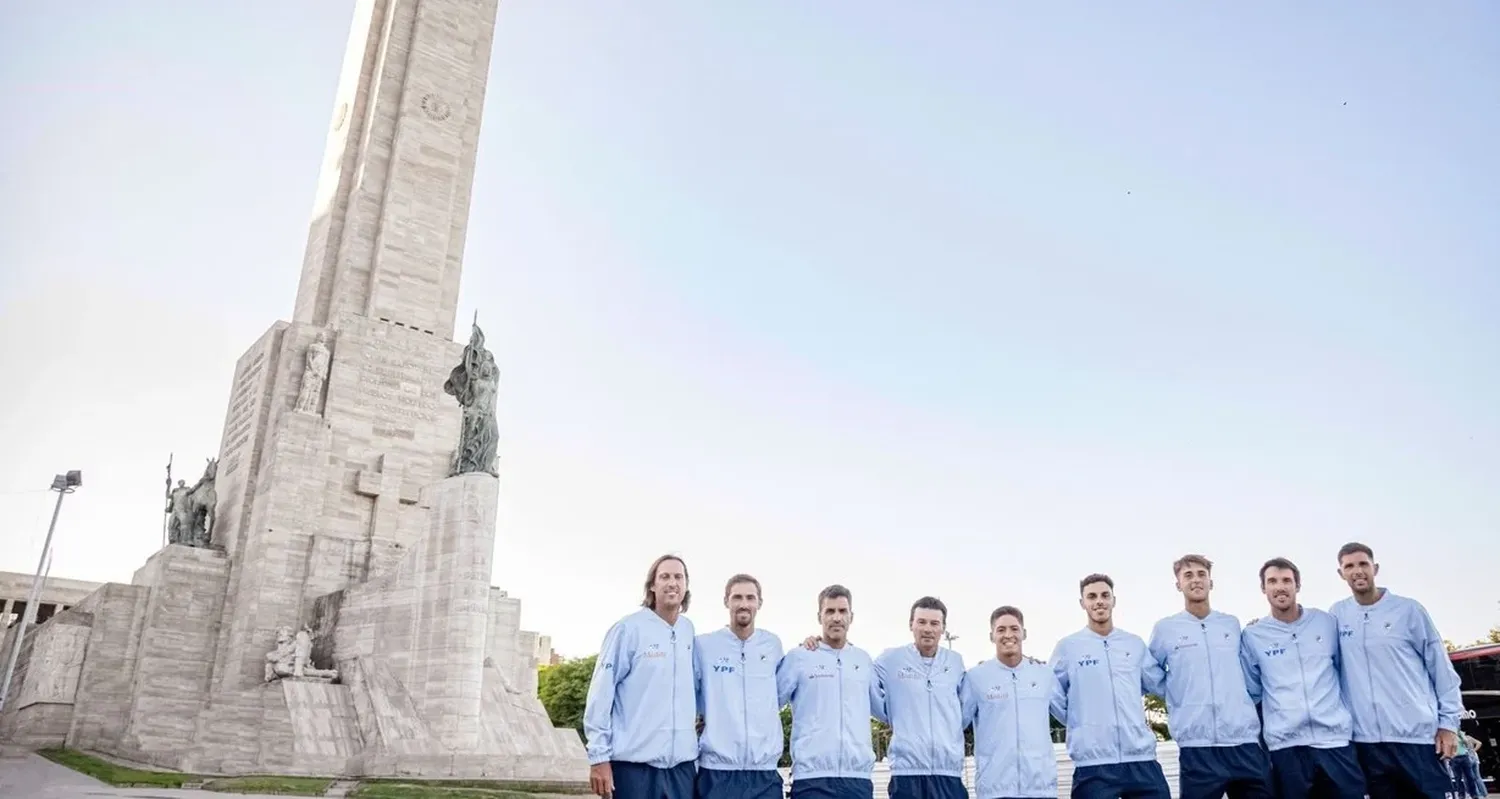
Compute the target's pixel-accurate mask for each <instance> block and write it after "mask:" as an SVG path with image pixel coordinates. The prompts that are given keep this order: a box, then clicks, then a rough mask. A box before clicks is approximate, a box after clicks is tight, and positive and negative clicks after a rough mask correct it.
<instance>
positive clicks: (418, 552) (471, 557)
mask: <svg viewBox="0 0 1500 799" xmlns="http://www.w3.org/2000/svg"><path fill="white" fill-rule="evenodd" d="M499 497H500V481H499V480H497V479H495V478H494V477H492V476H490V475H486V474H463V475H459V476H457V477H450V478H448V479H446V480H443V481H441V482H438V483H435V484H433V485H431V486H429V487H428V488H427V490H426V493H425V494H424V500H425V502H426V503H427V505H428V507H429V510H428V511H427V530H426V533H425V535H423V537H422V539H421V540H420V542H418V543H417V544H416V546H414V547H413V548H412V550H411V551H410V552H408V553H407V556H406V558H405V560H403V561H402V562H401V564H400V565H399V566H398V567H397V568H396V570H395V573H394V574H392V575H390V576H388V577H386V578H384V579H381V580H375V581H371V582H368V583H364V584H361V585H359V586H356V587H354V588H351V589H349V591H348V592H347V594H346V595H345V599H344V600H343V601H342V603H341V607H340V608H339V610H338V614H339V616H338V623H337V626H336V630H335V634H334V637H335V643H334V656H335V659H336V660H337V661H338V662H339V667H340V668H341V669H342V668H345V664H346V663H347V662H348V661H350V660H352V659H355V658H360V659H363V658H372V659H376V660H379V661H381V662H383V663H384V664H385V665H387V666H388V667H389V668H390V670H391V671H392V672H393V673H394V674H395V675H396V677H397V679H399V680H400V682H401V684H402V685H403V686H404V687H405V688H406V692H407V694H409V695H410V697H411V702H412V706H413V707H414V708H415V709H416V711H417V713H418V714H419V715H420V716H421V717H422V719H423V720H424V721H426V723H427V725H428V727H429V728H430V729H431V730H432V733H433V735H434V736H435V737H436V738H437V739H438V740H439V741H441V742H442V744H443V745H444V746H445V747H447V748H449V749H452V750H455V751H458V752H474V751H478V750H479V748H480V745H481V732H482V715H483V686H484V659H485V655H486V654H487V652H486V643H487V638H488V636H487V633H488V628H489V609H490V557H491V553H492V552H493V550H494V547H495V510H496V507H497V506H498V504H499Z"/></svg>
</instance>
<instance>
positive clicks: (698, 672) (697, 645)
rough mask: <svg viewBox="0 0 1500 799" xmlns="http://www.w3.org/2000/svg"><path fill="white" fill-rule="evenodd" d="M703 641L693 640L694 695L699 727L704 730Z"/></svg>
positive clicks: (700, 730)
mask: <svg viewBox="0 0 1500 799" xmlns="http://www.w3.org/2000/svg"><path fill="white" fill-rule="evenodd" d="M703 669H704V667H703V642H702V641H694V642H693V696H694V698H695V699H696V700H697V702H698V719H699V722H698V724H699V729H698V731H699V732H700V733H701V732H702V731H703V729H702V725H703V721H702V720H703V706H704V701H703Z"/></svg>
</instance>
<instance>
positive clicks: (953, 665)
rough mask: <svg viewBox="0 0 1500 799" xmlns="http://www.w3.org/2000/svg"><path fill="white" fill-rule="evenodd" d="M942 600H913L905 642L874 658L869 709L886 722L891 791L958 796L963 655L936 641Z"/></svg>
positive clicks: (902, 796) (927, 798) (905, 796)
mask: <svg viewBox="0 0 1500 799" xmlns="http://www.w3.org/2000/svg"><path fill="white" fill-rule="evenodd" d="M947 624H948V606H947V605H944V604H943V602H942V600H939V599H937V598H935V597H930V596H924V597H922V598H921V599H918V600H917V601H916V602H914V603H912V606H911V613H910V615H909V617H908V619H907V626H908V627H910V628H911V635H912V643H911V644H909V645H907V646H899V647H895V648H892V649H887V650H886V651H885V652H882V653H881V655H880V657H879V658H877V659H876V660H875V678H876V689H877V690H876V697H877V699H876V700H875V702H874V705H873V708H872V709H873V710H874V713H875V717H876V718H878V719H880V720H881V721H883V722H885V723H887V724H889V725H891V749H890V760H891V784H890V796H891V799H965V798H966V797H967V796H968V795H969V793H968V790H967V789H966V788H965V787H964V780H963V776H964V717H963V700H962V694H961V691H962V690H963V678H964V659H963V657H962V656H961V655H959V654H958V653H957V652H954V651H953V650H951V649H943V648H942V645H941V644H942V641H943V631H944V630H946V629H947Z"/></svg>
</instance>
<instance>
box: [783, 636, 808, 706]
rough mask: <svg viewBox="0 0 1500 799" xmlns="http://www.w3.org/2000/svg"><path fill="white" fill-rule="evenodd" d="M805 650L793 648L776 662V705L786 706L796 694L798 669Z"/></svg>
mask: <svg viewBox="0 0 1500 799" xmlns="http://www.w3.org/2000/svg"><path fill="white" fill-rule="evenodd" d="M805 651H806V650H797V649H793V650H792V651H790V652H788V653H786V657H783V658H782V659H781V662H780V663H777V664H776V705H777V706H778V707H786V706H787V705H788V704H790V703H791V701H792V700H793V699H794V698H796V696H797V679H798V677H799V674H798V671H799V669H800V668H801V663H802V658H803V657H804V655H803V654H802V653H803V652H805Z"/></svg>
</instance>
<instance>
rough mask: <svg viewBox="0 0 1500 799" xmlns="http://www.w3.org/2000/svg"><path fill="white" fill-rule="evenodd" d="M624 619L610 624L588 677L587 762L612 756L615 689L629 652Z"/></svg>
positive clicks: (605, 760)
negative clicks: (592, 674) (592, 673)
mask: <svg viewBox="0 0 1500 799" xmlns="http://www.w3.org/2000/svg"><path fill="white" fill-rule="evenodd" d="M629 637H630V635H629V633H627V632H626V629H625V623H624V622H619V623H616V624H615V626H613V627H611V628H609V632H608V633H607V634H606V635H605V636H604V645H603V646H601V647H600V648H599V658H598V660H596V661H594V676H593V677H592V678H591V679H590V680H589V694H588V698H587V699H586V700H584V705H583V735H584V737H585V738H587V739H588V747H587V748H588V756H589V765H597V764H599V763H608V762H609V761H610V759H611V758H612V757H613V756H614V732H615V731H614V724H613V715H614V706H615V690H616V689H617V688H618V687H619V685H620V681H621V680H623V679H625V675H626V674H629V673H630V663H631V660H632V658H631V654H632V653H631V652H630V651H629V650H630V646H629V642H628V641H627V640H626V639H627V638H629Z"/></svg>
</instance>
